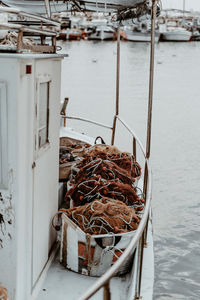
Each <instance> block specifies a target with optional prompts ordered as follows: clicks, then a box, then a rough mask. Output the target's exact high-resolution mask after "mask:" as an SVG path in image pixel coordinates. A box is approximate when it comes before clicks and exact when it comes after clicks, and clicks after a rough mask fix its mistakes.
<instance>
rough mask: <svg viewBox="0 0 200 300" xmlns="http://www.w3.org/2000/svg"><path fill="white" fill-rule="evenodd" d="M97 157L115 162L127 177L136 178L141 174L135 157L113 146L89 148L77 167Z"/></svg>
mask: <svg viewBox="0 0 200 300" xmlns="http://www.w3.org/2000/svg"><path fill="white" fill-rule="evenodd" d="M99 158H101V159H102V160H108V161H110V162H113V163H115V164H116V165H117V166H118V167H119V168H122V169H123V170H126V171H127V173H128V176H129V177H133V178H136V177H139V176H140V175H141V167H140V165H139V164H138V163H137V162H136V160H135V157H134V156H133V155H131V154H130V153H127V152H120V151H119V150H118V149H117V148H116V147H113V146H105V145H101V146H94V147H91V148H89V149H88V151H87V155H85V157H84V160H83V161H82V163H81V164H80V166H79V167H80V168H81V167H83V166H84V165H85V164H87V163H89V162H90V161H93V160H96V159H99Z"/></svg>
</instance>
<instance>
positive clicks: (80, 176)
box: [74, 158, 135, 185]
mask: <svg viewBox="0 0 200 300" xmlns="http://www.w3.org/2000/svg"><path fill="white" fill-rule="evenodd" d="M79 168H80V170H79V172H78V173H77V175H76V176H75V178H74V181H75V183H78V182H80V181H82V180H84V179H85V180H86V179H89V177H91V176H95V175H101V177H102V178H104V179H106V180H112V179H119V180H120V182H122V183H127V184H130V185H133V183H134V181H135V179H134V178H133V177H131V176H130V174H129V172H128V171H127V170H125V169H122V168H120V167H118V165H116V164H115V163H114V162H111V161H109V160H102V159H101V158H97V159H95V160H92V161H90V162H89V163H87V164H84V163H83V164H82V163H80V165H79Z"/></svg>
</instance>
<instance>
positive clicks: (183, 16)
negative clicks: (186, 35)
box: [183, 0, 185, 26]
mask: <svg viewBox="0 0 200 300" xmlns="http://www.w3.org/2000/svg"><path fill="white" fill-rule="evenodd" d="M184 25H185V0H183V26H184Z"/></svg>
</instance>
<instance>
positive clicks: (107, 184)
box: [65, 175, 144, 210]
mask: <svg viewBox="0 0 200 300" xmlns="http://www.w3.org/2000/svg"><path fill="white" fill-rule="evenodd" d="M138 191H139V188H137V187H133V186H132V185H129V184H124V183H122V182H120V181H119V180H105V179H104V178H102V177H101V175H98V176H93V177H90V178H88V179H86V178H85V180H83V181H81V182H79V183H77V184H76V185H75V186H74V187H72V188H71V189H70V190H69V191H68V192H67V194H66V196H65V199H66V201H72V205H73V206H79V205H84V204H86V203H89V202H92V201H93V200H94V199H102V198H103V197H109V198H112V199H115V200H119V201H121V202H123V203H126V204H127V205H129V206H134V208H135V210H142V209H143V205H144V200H143V199H142V192H141V191H140V194H138V193H137V192H138Z"/></svg>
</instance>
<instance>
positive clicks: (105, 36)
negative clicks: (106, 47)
mask: <svg viewBox="0 0 200 300" xmlns="http://www.w3.org/2000/svg"><path fill="white" fill-rule="evenodd" d="M113 37H114V34H113V32H105V31H103V30H102V31H98V32H95V33H92V34H91V35H90V36H89V37H88V39H89V40H100V41H104V40H112V39H113Z"/></svg>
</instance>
